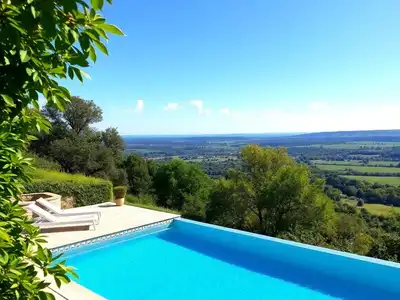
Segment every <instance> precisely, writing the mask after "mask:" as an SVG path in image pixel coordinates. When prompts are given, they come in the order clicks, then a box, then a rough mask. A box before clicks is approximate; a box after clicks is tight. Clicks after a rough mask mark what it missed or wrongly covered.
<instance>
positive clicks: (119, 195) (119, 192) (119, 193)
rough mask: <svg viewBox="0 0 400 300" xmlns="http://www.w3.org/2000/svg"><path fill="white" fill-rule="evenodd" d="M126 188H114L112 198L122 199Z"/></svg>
mask: <svg viewBox="0 0 400 300" xmlns="http://www.w3.org/2000/svg"><path fill="white" fill-rule="evenodd" d="M127 189H128V188H127V187H126V186H116V187H114V197H115V198H124V197H125V195H126V190H127Z"/></svg>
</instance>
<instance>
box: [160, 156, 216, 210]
mask: <svg viewBox="0 0 400 300" xmlns="http://www.w3.org/2000/svg"><path fill="white" fill-rule="evenodd" d="M153 180H154V190H155V194H156V196H157V199H158V204H159V205H161V206H164V207H170V208H173V209H178V210H181V209H182V208H183V206H184V204H185V203H186V202H188V201H190V202H192V203H193V204H195V203H196V205H197V206H198V205H199V203H205V202H206V199H207V198H208V193H209V189H210V186H211V182H210V179H209V178H208V176H207V175H206V174H205V173H204V171H203V170H202V169H201V168H200V166H199V165H197V164H190V163H188V162H185V161H183V160H180V159H173V160H171V161H169V162H166V163H164V164H162V165H161V166H159V167H158V169H157V172H156V174H155V176H154V179H153ZM189 197H191V198H190V199H189ZM186 208H188V207H186Z"/></svg>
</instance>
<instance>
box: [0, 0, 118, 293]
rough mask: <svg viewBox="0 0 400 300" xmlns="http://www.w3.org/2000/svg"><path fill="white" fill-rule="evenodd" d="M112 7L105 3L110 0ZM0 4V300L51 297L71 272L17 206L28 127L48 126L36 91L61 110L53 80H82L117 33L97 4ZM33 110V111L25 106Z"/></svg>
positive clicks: (70, 0)
mask: <svg viewBox="0 0 400 300" xmlns="http://www.w3.org/2000/svg"><path fill="white" fill-rule="evenodd" d="M108 2H111V0H108ZM91 3H92V6H89V4H88V3H87V2H86V1H80V0H53V1H41V0H30V1H0V169H1V172H0V223H1V226H0V295H1V298H2V299H5V300H7V299H28V300H30V299H55V298H54V296H53V295H52V294H50V293H49V292H47V291H45V288H46V287H47V286H48V285H49V281H48V280H49V279H48V278H49V277H47V279H43V278H42V277H39V275H40V274H43V273H44V274H47V275H49V276H50V277H52V278H54V280H55V282H56V283H57V284H58V285H61V283H67V282H69V281H70V279H69V277H68V276H67V275H68V274H67V273H68V272H70V271H71V268H70V267H66V266H65V265H64V264H63V263H62V264H60V263H57V262H55V258H54V257H53V256H52V254H51V252H50V251H49V250H48V249H46V248H45V247H44V246H43V236H41V235H40V234H39V229H38V228H36V227H35V226H34V225H32V224H31V222H29V221H28V219H27V216H26V214H25V213H24V210H23V209H22V208H21V207H20V206H19V205H18V200H19V197H20V194H21V193H22V191H23V185H24V183H26V182H27V181H29V177H28V176H27V173H26V170H27V169H28V168H29V166H30V162H29V160H28V159H26V158H25V157H24V154H23V153H25V152H26V149H27V146H28V142H29V140H30V139H31V135H30V133H31V132H32V130H33V129H34V128H38V129H42V130H46V129H47V128H48V126H49V124H48V122H46V121H45V120H44V119H43V118H42V117H41V115H40V114H39V113H38V111H37V110H38V109H39V101H38V93H41V94H42V95H43V96H44V97H45V99H46V101H47V103H51V104H54V105H56V106H57V107H58V108H59V109H63V107H64V106H65V104H66V103H67V102H69V101H70V100H71V96H70V94H69V91H68V90H67V89H66V88H64V87H62V86H61V85H60V84H59V83H60V82H62V81H61V79H65V78H66V77H67V76H69V77H70V78H71V79H73V78H74V77H76V78H78V79H79V80H80V81H83V77H82V76H85V75H86V73H85V72H84V71H83V70H82V69H81V68H80V67H87V66H89V61H88V59H89V57H90V58H91V59H92V60H93V62H94V61H95V60H96V48H97V47H98V49H100V50H101V51H102V52H104V53H107V49H106V47H105V45H104V44H103V42H102V41H101V40H102V39H107V38H108V37H107V35H106V33H105V31H109V32H111V33H116V34H121V35H122V34H123V33H122V32H121V31H120V30H119V29H118V28H117V27H115V26H113V25H110V24H106V23H105V19H104V18H103V17H102V16H101V15H100V14H98V13H97V12H98V11H100V10H101V9H102V6H103V1H95V0H92V1H91ZM31 107H34V108H35V109H37V110H35V109H31Z"/></svg>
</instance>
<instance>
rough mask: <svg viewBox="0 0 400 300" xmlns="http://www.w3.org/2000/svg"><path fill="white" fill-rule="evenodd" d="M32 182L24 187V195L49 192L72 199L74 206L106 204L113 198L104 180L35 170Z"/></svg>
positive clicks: (32, 174) (111, 189)
mask: <svg viewBox="0 0 400 300" xmlns="http://www.w3.org/2000/svg"><path fill="white" fill-rule="evenodd" d="M31 177H32V179H33V180H32V182H31V183H29V184H27V185H25V192H26V193H41V192H51V193H55V194H59V195H61V196H62V197H72V198H74V200H75V206H77V207H78V206H86V205H93V204H97V203H102V202H107V201H110V200H112V198H113V187H112V183H111V182H110V181H108V180H105V179H100V178H94V177H86V176H84V175H80V174H68V173H62V172H56V171H45V170H35V171H33V172H31Z"/></svg>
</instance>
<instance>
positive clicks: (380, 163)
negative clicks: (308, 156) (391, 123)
mask: <svg viewBox="0 0 400 300" xmlns="http://www.w3.org/2000/svg"><path fill="white" fill-rule="evenodd" d="M311 162H312V163H313V164H316V165H346V166H361V165H363V162H362V161H359V160H344V161H343V160H321V159H318V160H312V161H311ZM398 164H399V162H398V161H389V160H382V161H380V160H371V161H369V162H368V165H369V166H390V165H393V166H396V165H398Z"/></svg>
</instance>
